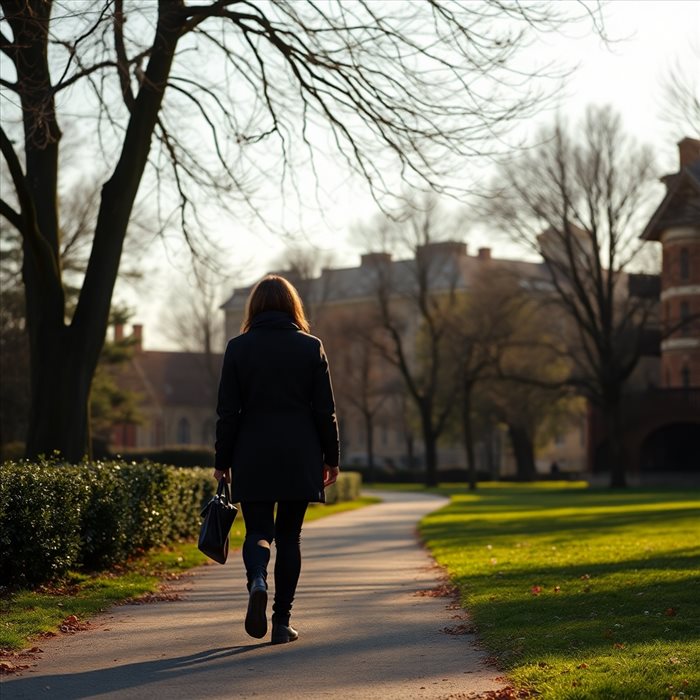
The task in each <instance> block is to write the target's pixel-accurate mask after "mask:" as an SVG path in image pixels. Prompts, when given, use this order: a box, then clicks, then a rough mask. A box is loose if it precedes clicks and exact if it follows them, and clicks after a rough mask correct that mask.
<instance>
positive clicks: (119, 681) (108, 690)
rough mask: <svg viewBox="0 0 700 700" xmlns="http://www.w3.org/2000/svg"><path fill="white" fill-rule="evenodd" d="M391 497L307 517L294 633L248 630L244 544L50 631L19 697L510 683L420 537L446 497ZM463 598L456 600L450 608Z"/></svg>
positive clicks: (391, 692)
mask: <svg viewBox="0 0 700 700" xmlns="http://www.w3.org/2000/svg"><path fill="white" fill-rule="evenodd" d="M381 496H382V497H383V498H384V499H385V500H384V502H383V503H381V504H378V505H374V506H369V507H366V508H362V509H360V510H356V511H350V512H347V513H343V514H340V515H334V516H331V517H328V518H323V519H321V520H318V521H315V522H313V523H310V524H309V525H308V526H306V527H305V528H304V534H303V552H304V564H303V570H302V575H301V581H300V584H299V591H298V597H297V600H296V603H295V607H294V612H293V616H292V622H293V624H294V625H295V627H296V628H297V629H298V630H299V633H300V638H299V640H298V641H297V642H294V643H291V644H285V645H278V646H270V645H269V644H268V643H267V642H265V643H262V644H261V643H258V642H257V640H253V639H251V638H250V637H248V636H247V635H246V634H245V631H244V630H243V617H244V615H245V606H246V593H245V586H244V584H243V581H244V573H243V566H242V563H241V560H240V554H239V553H238V552H236V553H234V554H233V555H232V556H231V558H230V560H229V562H228V563H227V564H226V566H219V565H212V566H204V567H201V568H199V569H197V570H195V573H194V575H193V576H191V577H185V578H183V580H182V581H181V582H180V583H179V584H178V585H180V586H181V587H182V588H183V589H184V592H183V599H182V600H180V601H177V602H158V603H152V604H149V605H142V606H122V607H117V608H113V609H112V610H110V611H109V612H108V613H106V614H105V615H103V616H101V617H99V618H96V619H95V620H93V623H92V628H91V630H88V631H85V632H80V633H78V634H75V635H71V636H61V637H60V638H56V639H52V640H46V641H45V642H43V643H42V644H41V647H42V649H43V650H44V653H43V654H41V655H40V657H39V660H38V662H37V665H36V667H34V668H33V669H32V670H31V671H27V672H25V673H24V674H23V675H19V676H10V677H6V678H5V679H3V682H2V686H1V687H0V695H1V696H2V700H13V699H14V698H31V699H32V700H36V699H37V698H42V697H46V698H51V699H52V700H67V699H78V698H104V699H105V700H106V699H110V698H149V699H160V698H168V700H175V699H179V698H183V699H184V698H187V699H188V700H192V699H199V698H212V699H214V698H227V699H230V698H253V697H255V698H266V699H267V698H269V699H270V700H278V699H281V698H284V700H295V699H297V698H298V699H301V698H303V699H304V700H313V699H315V698H343V699H345V698H358V699H359V698H362V699H363V700H366V699H368V698H382V699H383V700H389V699H392V698H401V699H402V700H406V699H408V700H411V699H413V698H416V699H420V698H439V699H447V698H468V697H473V694H474V695H475V694H477V693H481V692H483V691H487V690H494V689H497V688H499V687H501V685H502V684H501V683H499V681H498V680H496V678H495V676H497V675H498V672H497V671H496V670H494V669H493V668H492V667H490V666H489V665H487V664H486V663H485V660H484V653H483V652H482V651H480V650H479V649H478V648H477V647H476V646H475V641H474V638H473V636H472V635H469V634H449V633H446V632H444V631H443V630H444V629H445V628H449V629H450V630H452V631H455V628H457V627H458V626H459V625H460V624H462V625H464V620H461V621H460V617H461V615H462V614H461V611H460V610H455V609H450V606H449V605H448V604H449V603H450V602H452V601H451V600H450V599H446V598H442V597H434V596H430V595H420V594H418V595H417V594H416V592H417V591H427V590H429V589H432V588H435V587H436V586H437V585H438V584H439V580H438V571H437V570H436V568H435V567H434V566H433V565H432V561H431V559H430V557H429V556H428V555H427V554H426V552H425V551H424V550H423V548H422V547H421V546H420V545H419V544H418V543H417V540H416V532H415V528H416V524H417V522H418V520H419V519H420V518H421V517H422V516H423V515H425V514H426V513H429V512H430V511H432V510H435V509H436V508H438V507H440V506H442V505H443V504H444V503H445V500H444V499H442V498H438V497H434V496H427V495H423V494H404V493H382V494H381ZM452 607H453V608H454V606H452Z"/></svg>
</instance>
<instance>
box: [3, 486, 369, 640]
mask: <svg viewBox="0 0 700 700" xmlns="http://www.w3.org/2000/svg"><path fill="white" fill-rule="evenodd" d="M379 500H380V499H378V498H358V499H356V500H354V501H347V502H343V503H337V504H334V505H328V506H322V505H311V506H310V507H309V510H308V511H307V515H306V518H305V522H311V521H313V520H317V519H319V518H323V517H326V516H329V515H333V514H335V513H341V512H344V511H348V510H355V509H356V508H362V507H364V506H367V505H371V504H372V503H377V502H379ZM243 534H244V533H243V520H242V518H241V516H240V515H239V516H238V518H236V521H235V522H234V525H233V528H232V530H231V539H230V546H231V549H235V548H237V547H240V545H241V544H242V542H243ZM207 562H209V560H208V559H207V558H206V557H205V556H204V555H203V554H202V553H201V552H200V551H199V550H198V549H197V544H196V543H194V542H183V543H177V544H173V545H171V546H169V547H167V548H165V549H160V550H154V551H152V552H149V553H148V554H146V555H144V556H142V557H140V558H138V559H134V560H132V561H130V562H129V563H128V564H126V565H124V566H118V567H114V568H113V569H112V570H110V571H108V572H101V573H97V574H92V575H88V574H83V573H78V572H71V573H70V574H69V575H68V577H67V578H66V579H65V580H64V581H61V582H60V584H57V585H52V586H44V587H40V588H38V589H36V590H20V591H16V592H14V593H12V594H11V595H9V596H7V597H4V598H2V599H0V613H2V620H1V621H0V650H6V651H7V650H16V649H22V648H24V647H26V646H27V645H28V644H30V643H31V640H32V639H33V638H35V637H37V636H39V635H47V634H48V635H52V634H54V633H55V632H56V631H57V630H58V629H59V627H60V625H61V624H62V623H63V622H64V621H65V620H67V619H68V618H71V616H75V618H77V622H76V621H74V622H73V624H74V625H75V624H78V625H79V624H80V623H81V622H83V621H85V620H86V619H88V618H89V617H90V616H92V615H95V614H96V613H98V612H101V611H102V610H104V609H105V608H107V607H109V606H110V605H113V604H116V603H121V602H124V601H126V600H129V599H133V598H139V597H141V596H144V595H147V594H153V593H157V592H158V591H159V589H160V588H161V584H162V583H163V581H164V580H166V581H167V580H168V579H170V580H172V579H174V578H177V577H178V576H179V575H180V574H182V573H183V572H185V571H187V569H191V568H192V567H194V566H199V565H201V564H205V563H207ZM69 624H70V623H69Z"/></svg>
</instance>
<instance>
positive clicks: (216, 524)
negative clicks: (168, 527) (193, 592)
mask: <svg viewBox="0 0 700 700" xmlns="http://www.w3.org/2000/svg"><path fill="white" fill-rule="evenodd" d="M236 513H238V508H236V506H234V505H233V503H231V491H230V490H229V487H228V484H227V483H226V479H223V478H222V479H219V487H218V488H217V489H216V495H215V496H213V497H212V499H211V501H209V503H207V504H206V505H205V506H204V508H202V517H203V518H204V521H203V522H202V529H201V530H200V531H199V543H198V545H197V546H198V547H199V550H200V551H201V552H203V553H204V554H206V555H207V556H208V557H209V558H210V559H213V560H214V561H218V562H219V564H225V563H226V557H228V533H229V531H230V530H231V525H233V521H234V520H235V518H236Z"/></svg>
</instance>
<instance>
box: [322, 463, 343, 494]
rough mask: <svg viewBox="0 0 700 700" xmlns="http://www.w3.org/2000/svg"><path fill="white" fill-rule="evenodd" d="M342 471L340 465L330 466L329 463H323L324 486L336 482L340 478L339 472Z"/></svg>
mask: <svg viewBox="0 0 700 700" xmlns="http://www.w3.org/2000/svg"><path fill="white" fill-rule="evenodd" d="M339 472H340V467H329V466H328V465H327V464H324V465H323V488H324V489H325V488H326V486H330V485H331V484H335V482H336V480H337V479H338V474H339Z"/></svg>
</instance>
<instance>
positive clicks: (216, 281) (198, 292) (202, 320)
mask: <svg viewBox="0 0 700 700" xmlns="http://www.w3.org/2000/svg"><path fill="white" fill-rule="evenodd" d="M224 286H225V285H224V276H223V274H222V273H221V271H219V270H217V269H216V268H214V267H211V266H208V265H202V264H197V263H196V262H195V263H194V265H193V266H192V269H191V270H190V273H189V274H188V275H187V277H186V278H185V280H184V281H183V282H182V283H181V284H179V285H176V286H175V287H174V288H173V290H172V292H171V294H170V298H169V299H168V301H167V303H166V304H165V309H164V313H163V319H164V324H163V327H162V330H163V332H164V334H165V336H166V337H167V338H169V339H170V340H171V341H172V342H174V343H176V345H177V346H178V347H179V348H180V349H181V350H183V351H185V352H192V353H197V354H198V355H199V356H200V359H201V362H202V364H203V365H204V370H205V372H204V375H205V376H206V377H207V378H208V380H209V383H210V387H211V395H212V396H215V395H216V391H217V387H218V385H219V377H220V373H221V354H222V352H223V349H224V344H225V338H224V330H225V329H224V318H223V313H222V311H221V301H222V299H223V298H224V292H223V289H224Z"/></svg>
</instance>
